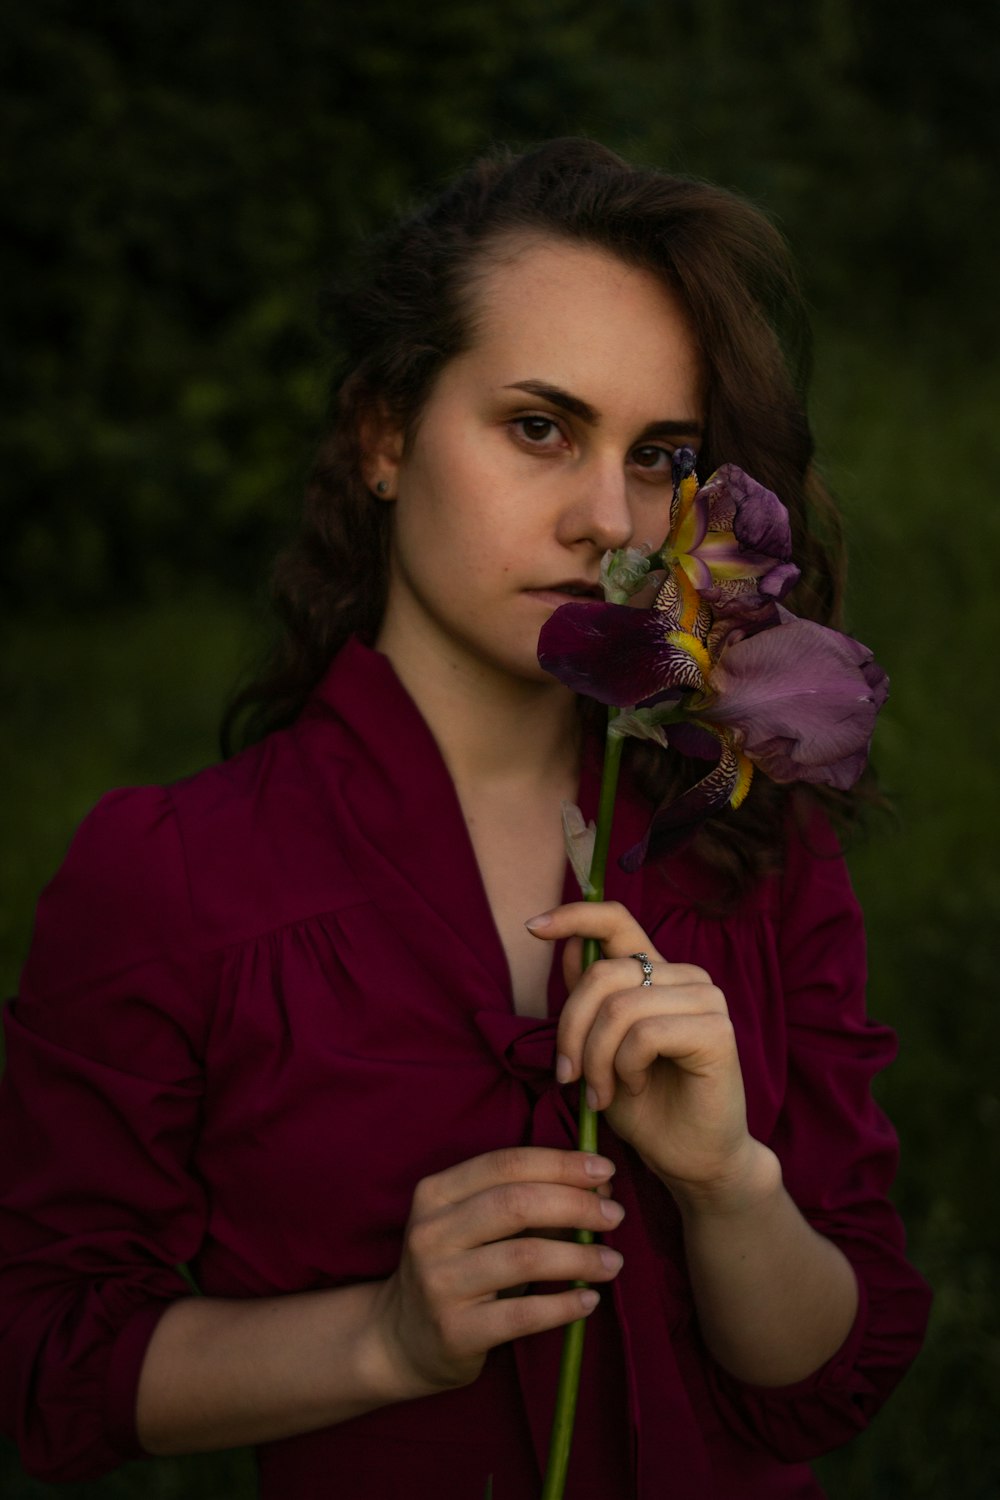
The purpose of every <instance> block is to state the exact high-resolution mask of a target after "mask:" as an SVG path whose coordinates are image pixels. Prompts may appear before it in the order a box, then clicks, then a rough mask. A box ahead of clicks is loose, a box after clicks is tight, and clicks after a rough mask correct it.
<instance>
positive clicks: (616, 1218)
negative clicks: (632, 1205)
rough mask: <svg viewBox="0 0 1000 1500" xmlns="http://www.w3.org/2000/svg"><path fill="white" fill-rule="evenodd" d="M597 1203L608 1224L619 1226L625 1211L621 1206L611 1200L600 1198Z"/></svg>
mask: <svg viewBox="0 0 1000 1500" xmlns="http://www.w3.org/2000/svg"><path fill="white" fill-rule="evenodd" d="M598 1201H599V1202H600V1205H601V1213H602V1214H603V1215H604V1217H605V1218H606V1219H607V1221H608V1223H609V1224H620V1223H621V1221H622V1219H624V1217H625V1210H624V1209H623V1208H622V1206H621V1204H620V1203H616V1202H615V1200H614V1199H613V1198H601V1199H599V1200H598Z"/></svg>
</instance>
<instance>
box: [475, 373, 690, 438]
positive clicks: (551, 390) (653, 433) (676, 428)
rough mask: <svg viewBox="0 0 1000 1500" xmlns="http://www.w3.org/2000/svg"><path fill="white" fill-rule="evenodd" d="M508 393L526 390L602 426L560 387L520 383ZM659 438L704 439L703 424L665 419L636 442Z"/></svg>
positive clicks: (649, 425)
mask: <svg viewBox="0 0 1000 1500" xmlns="http://www.w3.org/2000/svg"><path fill="white" fill-rule="evenodd" d="M504 390H507V391H525V392H527V394H528V395H529V396H541V397H542V399H543V400H545V401H548V402H550V403H551V405H553V406H558V407H559V408H560V409H561V410H562V411H567V412H569V413H570V415H571V416H574V417H579V418H580V420H581V421H583V422H586V423H587V424H588V426H590V427H598V426H599V425H600V421H601V418H600V414H599V413H598V412H597V411H596V410H595V409H594V407H592V406H591V405H590V403H589V402H587V401H583V400H581V398H580V397H579V396H573V395H571V394H570V393H569V391H564V390H562V389H561V388H560V387H559V386H557V385H549V384H548V382H547V381H545V380H517V381H515V382H514V384H513V385H507V386H504ZM655 437H663V438H676V437H701V423H700V422H696V421H695V420H694V418H693V417H690V418H689V417H683V418H681V419H680V420H678V419H677V418H664V419H663V420H662V421H660V422H649V423H647V425H646V426H645V427H644V428H643V429H642V431H641V432H640V434H639V436H638V438H637V440H636V441H637V442H640V443H643V442H645V441H646V440H647V439H648V438H655Z"/></svg>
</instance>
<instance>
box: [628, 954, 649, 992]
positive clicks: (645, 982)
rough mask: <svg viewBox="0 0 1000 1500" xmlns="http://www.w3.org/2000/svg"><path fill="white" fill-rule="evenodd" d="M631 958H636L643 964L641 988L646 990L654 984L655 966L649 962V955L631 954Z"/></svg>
mask: <svg viewBox="0 0 1000 1500" xmlns="http://www.w3.org/2000/svg"><path fill="white" fill-rule="evenodd" d="M629 958H634V959H635V960H636V961H637V962H638V963H640V964H642V984H641V986H640V988H641V989H646V988H647V987H648V986H649V985H651V984H652V983H653V965H652V964H651V963H650V961H649V954H648V953H630V954H629Z"/></svg>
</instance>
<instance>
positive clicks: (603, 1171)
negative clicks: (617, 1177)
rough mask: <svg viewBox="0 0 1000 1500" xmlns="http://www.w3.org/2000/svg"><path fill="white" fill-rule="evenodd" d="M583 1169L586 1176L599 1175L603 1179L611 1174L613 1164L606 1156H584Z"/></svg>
mask: <svg viewBox="0 0 1000 1500" xmlns="http://www.w3.org/2000/svg"><path fill="white" fill-rule="evenodd" d="M583 1170H584V1171H585V1172H586V1174H587V1176H588V1177H600V1178H601V1179H602V1180H603V1179H604V1178H606V1177H611V1176H613V1174H614V1170H615V1164H614V1162H613V1161H608V1158H607V1157H606V1156H585V1157H584V1159H583Z"/></svg>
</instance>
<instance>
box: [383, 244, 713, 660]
mask: <svg viewBox="0 0 1000 1500" xmlns="http://www.w3.org/2000/svg"><path fill="white" fill-rule="evenodd" d="M474 328H475V337H474V341H473V344H472V347H471V348H470V349H469V350H468V351H467V352H465V353H464V354H461V355H459V356H457V357H456V358H455V359H453V360H452V361H451V362H450V363H449V364H448V365H446V366H445V367H444V369H443V370H442V372H441V374H440V376H439V377H438V380H437V382H436V384H435V386H434V388H433V391H432V393H431V395H430V398H429V400H428V402H427V404H426V406H425V408H424V411H423V414H422V417H421V419H420V422H419V425H418V426H417V429H416V431H415V433H414V434H413V435H412V437H411V441H410V443H409V444H408V445H407V446H406V447H405V449H404V445H403V442H402V438H401V436H400V435H399V434H398V433H394V432H391V431H390V432H384V433H382V434H381V438H380V441H379V443H378V445H377V448H376V449H374V450H373V451H372V453H371V455H370V464H369V468H370V473H369V478H370V480H371V482H372V483H375V482H376V481H378V480H380V479H381V480H385V481H386V482H387V483H388V485H389V490H390V496H391V501H390V503H392V504H393V505H394V507H395V515H394V528H393V546H392V554H391V571H390V585H389V597H388V606H387V610H386V616H385V620H384V624H383V629H382V632H381V634H380V637H379V642H378V644H379V647H380V649H382V650H384V651H386V652H387V654H388V655H389V656H390V657H391V658H393V659H394V660H395V661H396V662H397V665H402V662H403V659H404V656H405V660H406V661H407V662H408V663H409V665H410V666H411V667H412V668H413V669H415V670H426V668H427V666H428V665H429V664H430V662H431V661H432V660H434V659H436V660H437V662H438V664H439V665H440V666H442V667H444V668H448V669H449V670H453V669H456V668H457V669H459V670H470V669H471V670H472V671H473V672H475V673H477V674H478V673H481V672H483V671H488V672H496V671H500V672H502V673H505V674H513V675H514V676H515V677H518V678H521V679H530V680H532V681H536V682H538V681H546V682H551V681H552V679H551V678H548V677H547V676H546V674H545V673H544V672H542V669H541V668H540V667H539V665H538V661H537V657H536V650H537V643H538V633H539V630H540V629H541V627H542V625H543V624H544V622H545V620H546V619H547V618H548V617H549V615H550V614H551V613H552V611H553V610H554V609H557V608H558V607H559V606H560V605H561V604H564V603H566V602H567V600H569V599H570V598H575V597H578V595H579V591H581V590H587V589H589V590H591V591H593V593H594V595H595V597H600V595H599V590H598V589H597V580H598V570H599V566H600V560H601V556H602V554H603V553H604V552H605V551H606V550H607V549H608V548H610V547H623V546H626V545H629V544H631V545H638V544H640V543H642V542H649V543H650V544H651V545H654V546H658V545H659V543H660V542H661V541H662V540H663V538H664V536H665V535H666V532H667V528H668V513H669V506H670V496H671V474H670V458H671V454H672V453H673V451H674V449H675V448H678V447H680V446H681V445H682V444H688V445H690V446H693V447H695V448H697V446H698V440H699V437H700V428H701V420H702V371H701V362H700V359H699V355H698V350H697V348H696V346H695V342H694V339H693V336H692V334H691V331H690V328H689V326H688V321H687V318H686V316H685V314H684V311H683V309H682V307H681V306H680V304H679V302H677V301H676V300H675V298H674V297H673V296H672V295H671V294H670V293H669V292H668V291H666V289H665V288H664V287H663V286H662V284H661V283H660V282H659V281H657V280H656V279H655V278H654V277H653V276H652V275H651V274H650V273H649V272H647V271H643V270H636V269H634V268H632V267H630V266H627V265H625V264H624V263H623V262H621V261H619V260H618V259H617V258H615V257H614V256H613V255H611V254H609V253H607V252H605V251H602V250H599V249H591V248H589V247H585V246H582V245H578V244H571V243H566V242H562V241H559V240H539V239H531V240H520V241H517V242H514V243H513V244H512V245H511V246H510V247H509V248H507V247H505V253H503V254H502V255H501V256H497V258H496V261H495V263H492V262H491V264H490V267H489V269H488V270H487V271H486V272H485V273H484V274H483V275H482V277H481V279H480V281H479V282H478V284H477V293H476V319H475V323H474ZM428 653H430V655H428Z"/></svg>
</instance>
